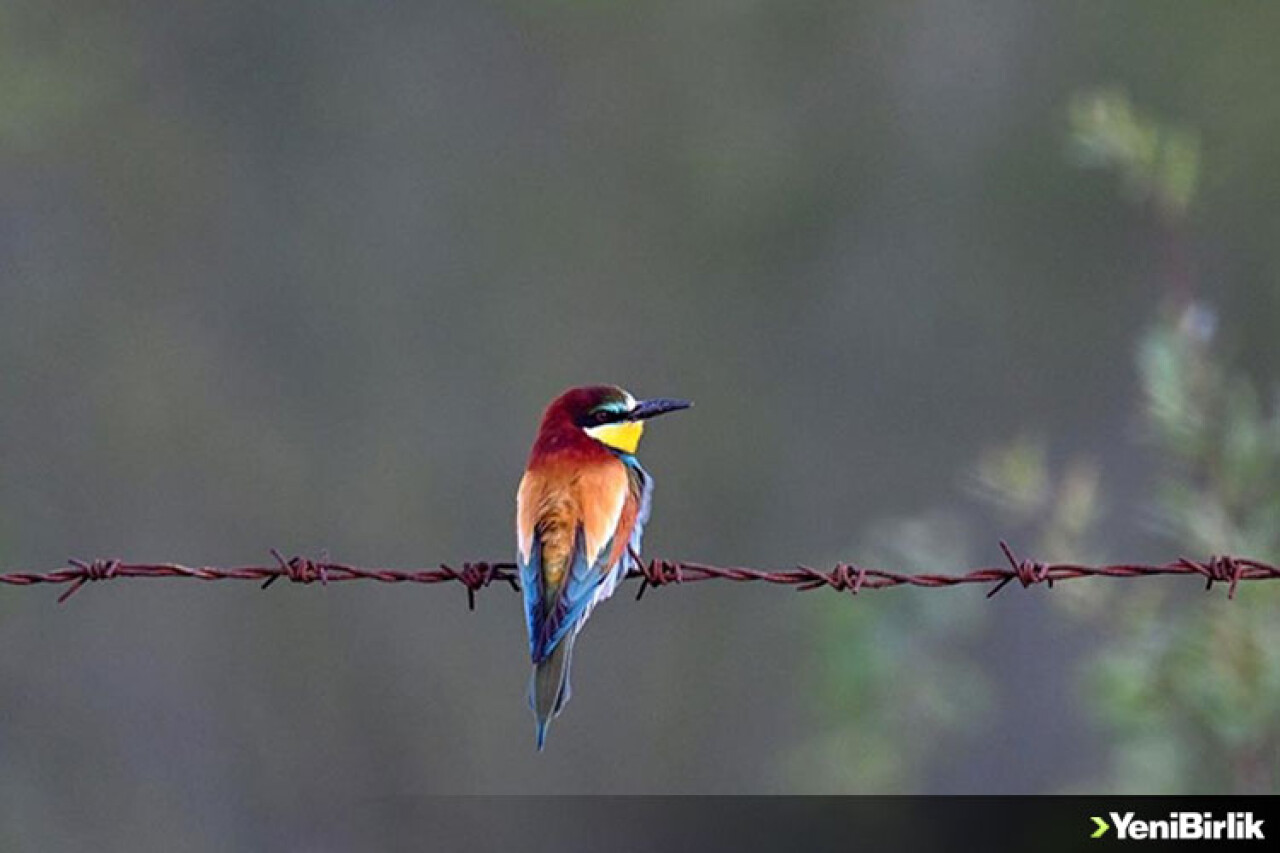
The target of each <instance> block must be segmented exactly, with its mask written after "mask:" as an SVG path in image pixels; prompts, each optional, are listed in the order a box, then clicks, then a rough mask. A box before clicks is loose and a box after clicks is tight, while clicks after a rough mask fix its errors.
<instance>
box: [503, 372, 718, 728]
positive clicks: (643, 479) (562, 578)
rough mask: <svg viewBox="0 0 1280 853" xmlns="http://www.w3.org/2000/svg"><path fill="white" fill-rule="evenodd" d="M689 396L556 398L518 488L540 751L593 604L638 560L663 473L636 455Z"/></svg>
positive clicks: (588, 393) (595, 392)
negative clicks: (652, 472)
mask: <svg viewBox="0 0 1280 853" xmlns="http://www.w3.org/2000/svg"><path fill="white" fill-rule="evenodd" d="M691 405H693V404H692V403H691V402H689V401H688V400H676V399H670V398H666V397H659V398H654V399H649V400H637V399H636V398H635V397H634V396H632V395H631V394H630V393H629V392H627V391H624V390H623V389H622V388H619V387H618V386H616V385H586V386H581V387H577V388H570V389H569V390H567V391H565V392H564V393H562V394H561V395H560V396H558V397H556V398H555V399H554V400H552V401H551V403H550V404H549V405H548V406H547V408H546V411H544V412H543V415H542V423H541V425H540V426H539V428H538V434H537V438H536V439H535V440H534V442H533V448H532V449H531V450H530V451H529V460H528V463H527V465H526V466H525V471H524V476H523V477H521V479H520V486H519V489H518V490H517V493H516V537H517V552H518V553H517V566H518V569H519V578H520V587H521V590H522V594H523V598H524V613H525V625H526V627H527V628H528V632H529V655H530V657H531V659H532V661H533V673H532V675H531V676H530V678H529V707H530V708H531V709H532V711H533V716H534V722H535V737H536V743H537V748H538V751H542V748H543V746H544V745H545V744H546V739H547V728H548V726H550V724H551V720H552V719H553V718H554V717H556V716H557V715H559V713H560V712H561V711H563V710H564V706H565V704H566V703H567V702H568V701H569V696H570V693H571V690H570V686H569V668H570V665H571V663H572V660H573V644H574V641H575V640H576V639H577V636H578V632H579V631H581V630H582V626H583V625H585V624H586V622H587V618H588V617H589V616H590V615H591V612H592V610H594V609H595V606H596V605H597V604H599V603H600V602H602V601H604V600H605V599H606V598H608V597H609V596H610V595H612V594H613V591H614V590H615V589H616V588H617V586H618V583H619V582H620V581H621V580H622V579H623V578H625V577H626V575H627V572H628V570H629V569H631V568H632V567H634V566H636V560H637V559H638V555H639V553H640V538H641V535H642V534H643V533H644V526H645V522H647V521H648V520H649V508H650V504H651V501H652V498H653V478H652V477H650V476H649V473H648V472H647V471H645V469H644V468H643V467H641V465H640V461H639V460H638V459H637V458H636V448H637V447H638V446H639V444H640V436H641V434H642V433H643V432H644V427H645V422H646V421H647V420H648V419H649V418H653V417H656V416H658V415H662V414H666V413H667V412H674V411H678V410H680V409H687V408H689V407H690V406H691Z"/></svg>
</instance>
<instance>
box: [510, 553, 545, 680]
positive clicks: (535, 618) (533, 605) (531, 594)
mask: <svg viewBox="0 0 1280 853" xmlns="http://www.w3.org/2000/svg"><path fill="white" fill-rule="evenodd" d="M516 564H517V565H518V567H519V569H520V591H521V593H522V595H523V596H524V621H525V625H526V626H527V627H528V629H529V654H531V655H532V656H533V658H534V660H537V658H538V644H537V637H538V628H539V623H540V622H541V621H542V543H541V542H539V541H538V537H537V533H536V531H535V533H534V537H533V544H532V546H531V547H530V548H529V559H528V560H527V561H526V560H525V559H524V555H523V554H517V555H516Z"/></svg>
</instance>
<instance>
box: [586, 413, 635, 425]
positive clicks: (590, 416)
mask: <svg viewBox="0 0 1280 853" xmlns="http://www.w3.org/2000/svg"><path fill="white" fill-rule="evenodd" d="M626 417H627V412H625V411H621V412H620V411H617V410H616V409H593V410H591V411H589V412H587V413H586V415H584V416H583V417H582V420H581V421H580V422H579V424H580V425H581V426H603V425H604V424H608V423H615V422H617V421H621V420H625V419H626Z"/></svg>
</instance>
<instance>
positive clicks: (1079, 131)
mask: <svg viewBox="0 0 1280 853" xmlns="http://www.w3.org/2000/svg"><path fill="white" fill-rule="evenodd" d="M1068 112H1069V118H1070V122H1071V131H1072V133H1071V143H1072V146H1071V150H1072V152H1073V153H1074V155H1075V160H1076V162H1077V163H1078V164H1079V165H1081V166H1086V167H1095V168H1110V169H1114V170H1116V171H1117V172H1118V173H1119V174H1120V175H1121V177H1122V178H1123V179H1124V182H1125V187H1126V190H1127V191H1128V192H1129V193H1131V194H1132V195H1133V197H1135V198H1137V199H1151V200H1153V201H1154V202H1155V203H1156V204H1157V206H1158V207H1159V208H1160V209H1161V210H1162V211H1164V212H1165V213H1166V214H1168V215H1171V216H1178V215H1181V214H1183V213H1185V212H1186V210H1187V206H1188V205H1189V204H1190V203H1191V198H1192V196H1193V195H1194V193H1195V187H1196V181H1197V179H1198V178H1199V169H1200V140H1199V137H1198V136H1197V135H1196V134H1195V133H1193V132H1191V131H1190V130H1187V129H1185V128H1181V127H1176V126H1173V125H1169V124H1165V123H1162V122H1158V121H1156V120H1154V119H1150V118H1147V117H1145V116H1142V115H1139V114H1138V113H1136V112H1135V111H1134V109H1133V106H1132V105H1131V104H1130V102H1129V98H1128V96H1127V95H1126V94H1125V93H1124V92H1123V91H1120V90H1114V89H1108V90H1104V91H1101V92H1092V93H1089V94H1082V95H1079V96H1077V97H1076V98H1074V99H1072V101H1071V104H1070V107H1069V111H1068Z"/></svg>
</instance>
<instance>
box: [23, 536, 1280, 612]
mask: <svg viewBox="0 0 1280 853" xmlns="http://www.w3.org/2000/svg"><path fill="white" fill-rule="evenodd" d="M1000 548H1001V550H1002V551H1003V552H1004V556H1005V560H1006V561H1007V562H1008V565H1007V566H993V567H988V568H980V569H973V570H971V571H968V572H965V573H963V574H935V573H920V574H909V573H902V572H892V571H888V570H885V569H874V568H867V567H864V566H857V565H853V564H851V563H838V564H837V565H836V566H835V567H834V568H832V569H830V570H827V571H822V570H819V569H815V568H812V567H810V566H805V565H799V566H796V567H794V568H791V569H780V570H772V571H766V570H763V569H750V568H743V567H740V566H727V567H724V566H710V565H707V564H705V563H690V562H680V561H674V560H649V561H648V562H645V561H642V560H640V559H639V557H638V555H636V554H634V553H633V554H632V557H633V558H635V564H636V565H637V566H638V568H636V569H632V570H631V571H630V572H629V573H628V575H627V577H628V578H637V579H639V580H640V581H641V583H640V588H639V590H638V591H637V593H636V598H637V599H639V598H640V597H641V596H643V595H644V593H645V590H646V589H648V588H649V587H659V586H668V585H671V584H682V583H694V582H697V581H708V580H726V581H735V582H738V583H747V582H759V583H771V584H779V585H782V586H790V587H794V588H795V589H797V590H800V591H805V590H812V589H819V588H824V587H825V588H830V589H834V590H836V591H839V592H849V593H851V594H854V595H856V594H857V593H858V592H860V591H862V590H864V589H884V588H886V587H891V586H914V587H926V588H938V587H950V586H960V585H963V584H979V585H983V584H985V585H988V586H990V589H989V590H988V592H987V597H988V598H990V597H991V596H993V595H995V594H996V593H998V592H1000V590H1002V589H1004V588H1005V586H1007V585H1008V584H1009V583H1010V582H1012V581H1015V580H1016V581H1017V582H1018V583H1019V584H1021V585H1022V586H1023V587H1030V586H1035V585H1038V584H1042V583H1043V584H1046V585H1048V586H1049V587H1050V588H1052V586H1053V584H1054V583H1055V582H1056V581H1064V580H1071V579H1073V578H1088V577H1110V578H1134V577H1154V576H1158V575H1196V576H1198V577H1201V578H1204V581H1205V588H1206V589H1209V588H1211V587H1212V586H1213V585H1214V583H1217V582H1221V583H1226V584H1228V592H1227V597H1228V598H1235V595H1236V589H1237V587H1238V586H1239V584H1240V582H1241V581H1253V580H1276V579H1280V567H1277V566H1274V565H1271V564H1269V563H1264V562H1261V561H1259V560H1251V559H1247V558H1243V557H1231V556H1225V555H1224V556H1215V557H1210V558H1209V559H1208V560H1205V561H1199V560H1192V559H1188V558H1186V557H1180V558H1178V559H1176V560H1174V561H1173V562H1169V563H1164V564H1160V565H1146V564H1137V563H1116V564H1113V565H1106V566H1084V565H1078V564H1075V563H1044V562H1040V561H1037V560H1028V559H1023V558H1020V557H1018V555H1017V554H1015V553H1014V551H1013V549H1012V548H1010V547H1009V545H1008V544H1006V543H1005V542H1001V543H1000ZM270 553H271V555H272V557H273V558H274V559H275V564H274V565H261V566H234V567H230V568H218V567H214V566H194V567H192V566H183V565H179V564H177V563H125V562H122V561H120V560H115V559H112V560H92V561H84V560H70V561H68V565H67V566H66V567H64V568H60V569H54V570H52V571H44V572H22V571H15V572H4V573H0V584H8V585H10V586H36V585H39V584H69V586H68V587H67V589H66V591H65V592H63V593H62V595H60V596H59V597H58V602H59V603H62V602H64V601H66V600H67V599H68V598H70V597H71V596H72V595H73V594H75V593H76V592H77V591H79V590H80V588H81V587H83V586H84V585H85V584H86V583H89V582H93V581H105V580H115V579H120V578H192V579H194V580H203V581H220V580H241V581H258V582H261V584H262V588H263V589H266V588H267V587H269V586H271V584H273V583H275V582H276V581H278V580H280V579H282V578H283V579H285V580H288V581H289V582H290V583H300V584H309V583H315V582H319V583H320V584H321V585H327V584H329V583H339V582H342V581H356V580H371V581H378V582H379V583H421V584H434V583H453V582H456V583H460V584H462V586H463V587H464V588H465V589H466V590H467V604H468V607H470V609H472V610H474V609H475V596H476V592H477V591H479V590H481V589H484V588H485V587H487V586H489V585H490V584H493V583H505V584H508V585H510V586H511V588H512V589H515V590H519V588H520V585H519V580H518V572H517V570H516V565H515V564H514V563H509V562H465V563H462V564H461V568H454V567H453V566H451V565H448V564H444V563H442V564H441V565H440V566H438V567H437V568H434V569H389V568H361V567H359V566H351V565H347V564H345V563H337V562H331V561H329V560H327V559H326V560H322V561H317V560H312V559H309V558H307V557H301V556H294V557H289V558H287V559H286V558H285V557H284V556H283V555H282V554H281V553H280V552H279V551H277V550H275V549H274V548H273V549H271V552H270Z"/></svg>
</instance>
